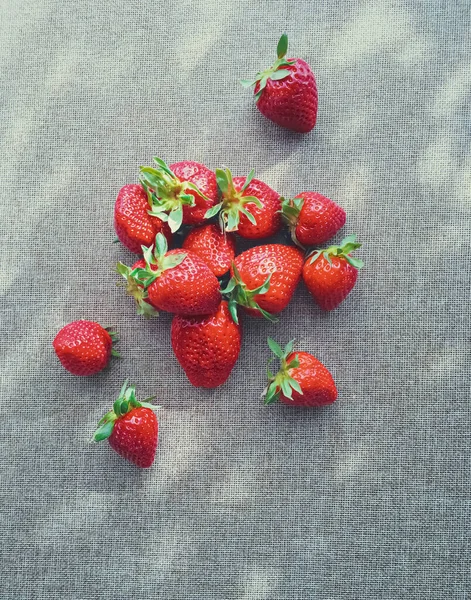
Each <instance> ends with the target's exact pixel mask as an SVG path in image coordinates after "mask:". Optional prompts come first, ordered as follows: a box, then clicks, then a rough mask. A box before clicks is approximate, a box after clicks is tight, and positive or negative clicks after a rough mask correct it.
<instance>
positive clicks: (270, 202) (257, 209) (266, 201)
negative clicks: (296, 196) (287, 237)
mask: <svg viewBox="0 0 471 600" xmlns="http://www.w3.org/2000/svg"><path fill="white" fill-rule="evenodd" d="M216 179H217V182H218V186H219V189H220V191H221V202H220V203H219V204H216V205H214V206H213V207H212V208H211V209H209V210H208V211H207V213H206V218H207V219H210V218H211V217H213V216H214V215H216V214H218V213H219V223H220V226H221V229H222V230H223V231H237V233H238V234H239V235H240V236H241V237H244V238H249V239H260V238H265V237H269V236H270V235H273V234H274V233H276V232H277V231H278V230H279V229H280V228H281V214H280V211H281V198H280V195H279V194H278V193H277V192H275V190H272V189H271V187H269V186H268V185H267V184H266V183H263V181H260V180H259V179H254V171H251V172H250V173H249V175H248V176H247V177H234V178H233V177H232V173H231V172H230V171H229V169H225V170H222V169H216Z"/></svg>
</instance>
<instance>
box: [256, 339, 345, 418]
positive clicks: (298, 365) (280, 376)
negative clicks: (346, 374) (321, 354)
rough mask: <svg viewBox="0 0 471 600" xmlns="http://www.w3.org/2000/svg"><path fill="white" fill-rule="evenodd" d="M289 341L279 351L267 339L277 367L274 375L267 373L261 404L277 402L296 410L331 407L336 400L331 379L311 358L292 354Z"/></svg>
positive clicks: (303, 354)
mask: <svg viewBox="0 0 471 600" xmlns="http://www.w3.org/2000/svg"><path fill="white" fill-rule="evenodd" d="M293 341H294V340H291V341H290V342H288V344H287V345H286V346H285V348H284V349H282V348H281V347H280V346H279V345H278V344H277V343H276V342H275V341H274V340H272V339H270V338H268V345H269V346H270V349H271V350H272V352H273V353H274V354H275V357H276V358H278V359H279V360H280V363H281V366H280V370H279V371H278V373H277V374H276V375H275V374H273V373H272V372H271V371H270V370H268V371H267V372H268V378H269V382H268V386H267V388H266V389H265V391H264V404H273V403H274V402H277V401H280V402H283V403H284V404H291V405H296V406H325V405H326V404H332V403H333V402H335V400H336V399H337V388H336V387H335V382H334V379H333V377H332V375H331V374H330V372H329V371H328V369H327V368H326V367H325V366H324V365H323V364H322V363H321V362H320V361H319V360H317V358H315V357H314V356H312V354H309V353H308V352H293ZM272 360H274V359H272ZM270 362H271V361H270Z"/></svg>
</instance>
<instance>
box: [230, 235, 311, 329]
mask: <svg viewBox="0 0 471 600" xmlns="http://www.w3.org/2000/svg"><path fill="white" fill-rule="evenodd" d="M302 268H303V253H302V252H301V250H299V249H298V248H293V247H292V246H285V245H283V244H266V245H265V246H254V247H253V248H249V250H246V251H245V252H242V254H239V256H237V257H236V258H235V260H234V262H233V264H232V266H231V275H232V279H231V280H230V281H229V283H228V285H227V287H226V288H225V289H224V290H222V293H223V294H228V295H229V310H230V312H231V314H232V316H233V318H234V320H235V322H236V323H237V310H236V308H237V304H239V305H240V306H242V307H244V310H245V312H247V313H248V314H250V315H252V316H254V317H261V316H264V317H265V318H267V319H269V320H274V319H273V317H272V314H276V313H279V312H281V311H282V310H283V309H284V308H286V306H287V305H288V303H289V301H290V300H291V297H292V295H293V294H294V290H295V289H296V286H297V285H298V283H299V280H300V279H301V272H302Z"/></svg>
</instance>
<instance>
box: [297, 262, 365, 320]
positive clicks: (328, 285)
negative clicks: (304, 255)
mask: <svg viewBox="0 0 471 600" xmlns="http://www.w3.org/2000/svg"><path fill="white" fill-rule="evenodd" d="M330 260H331V262H330V263H329V261H328V260H327V259H326V258H325V257H324V256H323V255H322V254H321V255H320V256H319V257H318V258H317V259H316V260H315V261H314V262H313V263H312V264H311V259H310V258H308V259H307V260H306V262H305V263H304V267H303V279H304V283H305V284H306V287H307V289H308V290H309V293H310V294H311V296H312V297H313V298H314V300H315V302H316V303H317V304H318V305H319V306H320V308H322V310H326V311H329V310H334V309H335V308H337V307H338V306H339V305H340V304H341V303H342V302H343V301H344V300H345V298H346V297H347V296H348V294H349V293H350V292H351V291H352V289H353V287H354V286H355V283H356V280H357V277H358V270H357V269H356V268H355V267H353V266H352V265H351V264H349V263H348V262H347V260H346V259H345V258H343V257H342V256H331V257H330Z"/></svg>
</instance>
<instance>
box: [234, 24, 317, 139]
mask: <svg viewBox="0 0 471 600" xmlns="http://www.w3.org/2000/svg"><path fill="white" fill-rule="evenodd" d="M287 51H288V37H287V36H286V34H283V35H282V36H281V38H280V41H279V42H278V47H277V55H278V58H277V60H276V62H275V63H274V65H273V66H272V67H270V68H269V69H267V70H266V71H261V72H260V73H257V76H256V78H255V81H245V80H244V81H242V82H241V83H242V85H243V86H244V87H251V86H252V85H254V84H255V89H254V94H255V101H256V103H257V108H258V110H259V111H260V112H261V113H262V115H264V116H265V117H267V119H270V120H271V121H274V122H275V123H276V124H277V125H281V127H286V128H288V129H292V130H293V131H297V132H299V133H307V132H308V131H311V129H313V128H314V125H315V124H316V117H317V86H316V79H315V77H314V74H313V72H312V71H311V68H310V66H309V65H308V64H307V63H306V62H305V61H304V60H302V59H301V58H288V59H286V58H285V56H286V52H287Z"/></svg>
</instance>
